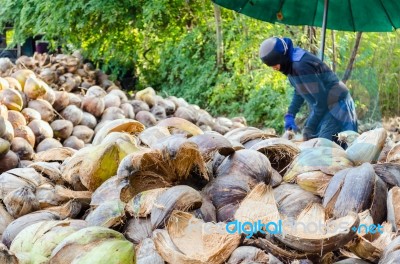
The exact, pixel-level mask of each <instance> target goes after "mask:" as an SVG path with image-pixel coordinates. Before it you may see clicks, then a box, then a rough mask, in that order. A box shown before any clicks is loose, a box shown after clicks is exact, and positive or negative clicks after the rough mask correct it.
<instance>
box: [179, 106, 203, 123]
mask: <svg viewBox="0 0 400 264" xmlns="http://www.w3.org/2000/svg"><path fill="white" fill-rule="evenodd" d="M174 117H176V118H180V119H184V120H186V121H188V122H190V123H193V124H196V122H197V120H198V118H199V114H198V112H197V111H196V110H195V109H193V108H191V107H189V106H179V107H178V108H177V109H176V110H175V112H174Z"/></svg>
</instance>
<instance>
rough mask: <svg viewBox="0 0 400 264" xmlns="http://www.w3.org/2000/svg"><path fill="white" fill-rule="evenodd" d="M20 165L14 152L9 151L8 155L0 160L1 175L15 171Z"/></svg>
mask: <svg viewBox="0 0 400 264" xmlns="http://www.w3.org/2000/svg"><path fill="white" fill-rule="evenodd" d="M18 165H19V157H18V155H17V154H15V153H14V152H13V151H11V150H10V151H8V152H7V153H6V155H4V156H3V157H2V158H0V173H3V172H6V171H8V170H11V169H14V168H16V167H18Z"/></svg>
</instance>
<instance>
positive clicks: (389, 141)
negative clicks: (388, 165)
mask: <svg viewBox="0 0 400 264" xmlns="http://www.w3.org/2000/svg"><path fill="white" fill-rule="evenodd" d="M394 145H395V142H394V141H393V140H392V139H391V138H390V137H387V138H386V142H385V145H384V146H383V149H382V151H381V154H380V155H379V157H378V161H377V163H384V162H386V160H387V156H388V154H389V152H390V150H392V148H393V146H394Z"/></svg>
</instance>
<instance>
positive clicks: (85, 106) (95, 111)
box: [82, 94, 105, 118]
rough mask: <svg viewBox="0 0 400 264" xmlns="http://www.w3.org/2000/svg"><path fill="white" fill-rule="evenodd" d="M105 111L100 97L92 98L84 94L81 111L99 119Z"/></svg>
mask: <svg viewBox="0 0 400 264" xmlns="http://www.w3.org/2000/svg"><path fill="white" fill-rule="evenodd" d="M104 109H105V103H104V99H103V98H102V97H97V96H92V95H88V94H86V96H85V97H83V100H82V110H83V111H85V112H89V113H91V114H92V115H94V116H95V117H97V118H99V117H101V115H102V114H103V112H104Z"/></svg>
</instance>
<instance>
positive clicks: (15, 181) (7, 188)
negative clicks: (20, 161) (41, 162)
mask: <svg viewBox="0 0 400 264" xmlns="http://www.w3.org/2000/svg"><path fill="white" fill-rule="evenodd" d="M47 182H48V179H46V178H45V177H43V176H42V175H40V174H39V173H38V172H36V171H35V170H34V169H32V168H16V169H12V170H9V171H7V172H4V173H2V174H0V186H2V188H0V199H4V197H5V196H6V195H7V194H8V193H10V192H11V191H14V190H15V189H18V188H20V187H24V186H26V187H30V188H31V189H35V188H36V187H37V186H39V185H41V184H44V183H47Z"/></svg>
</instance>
